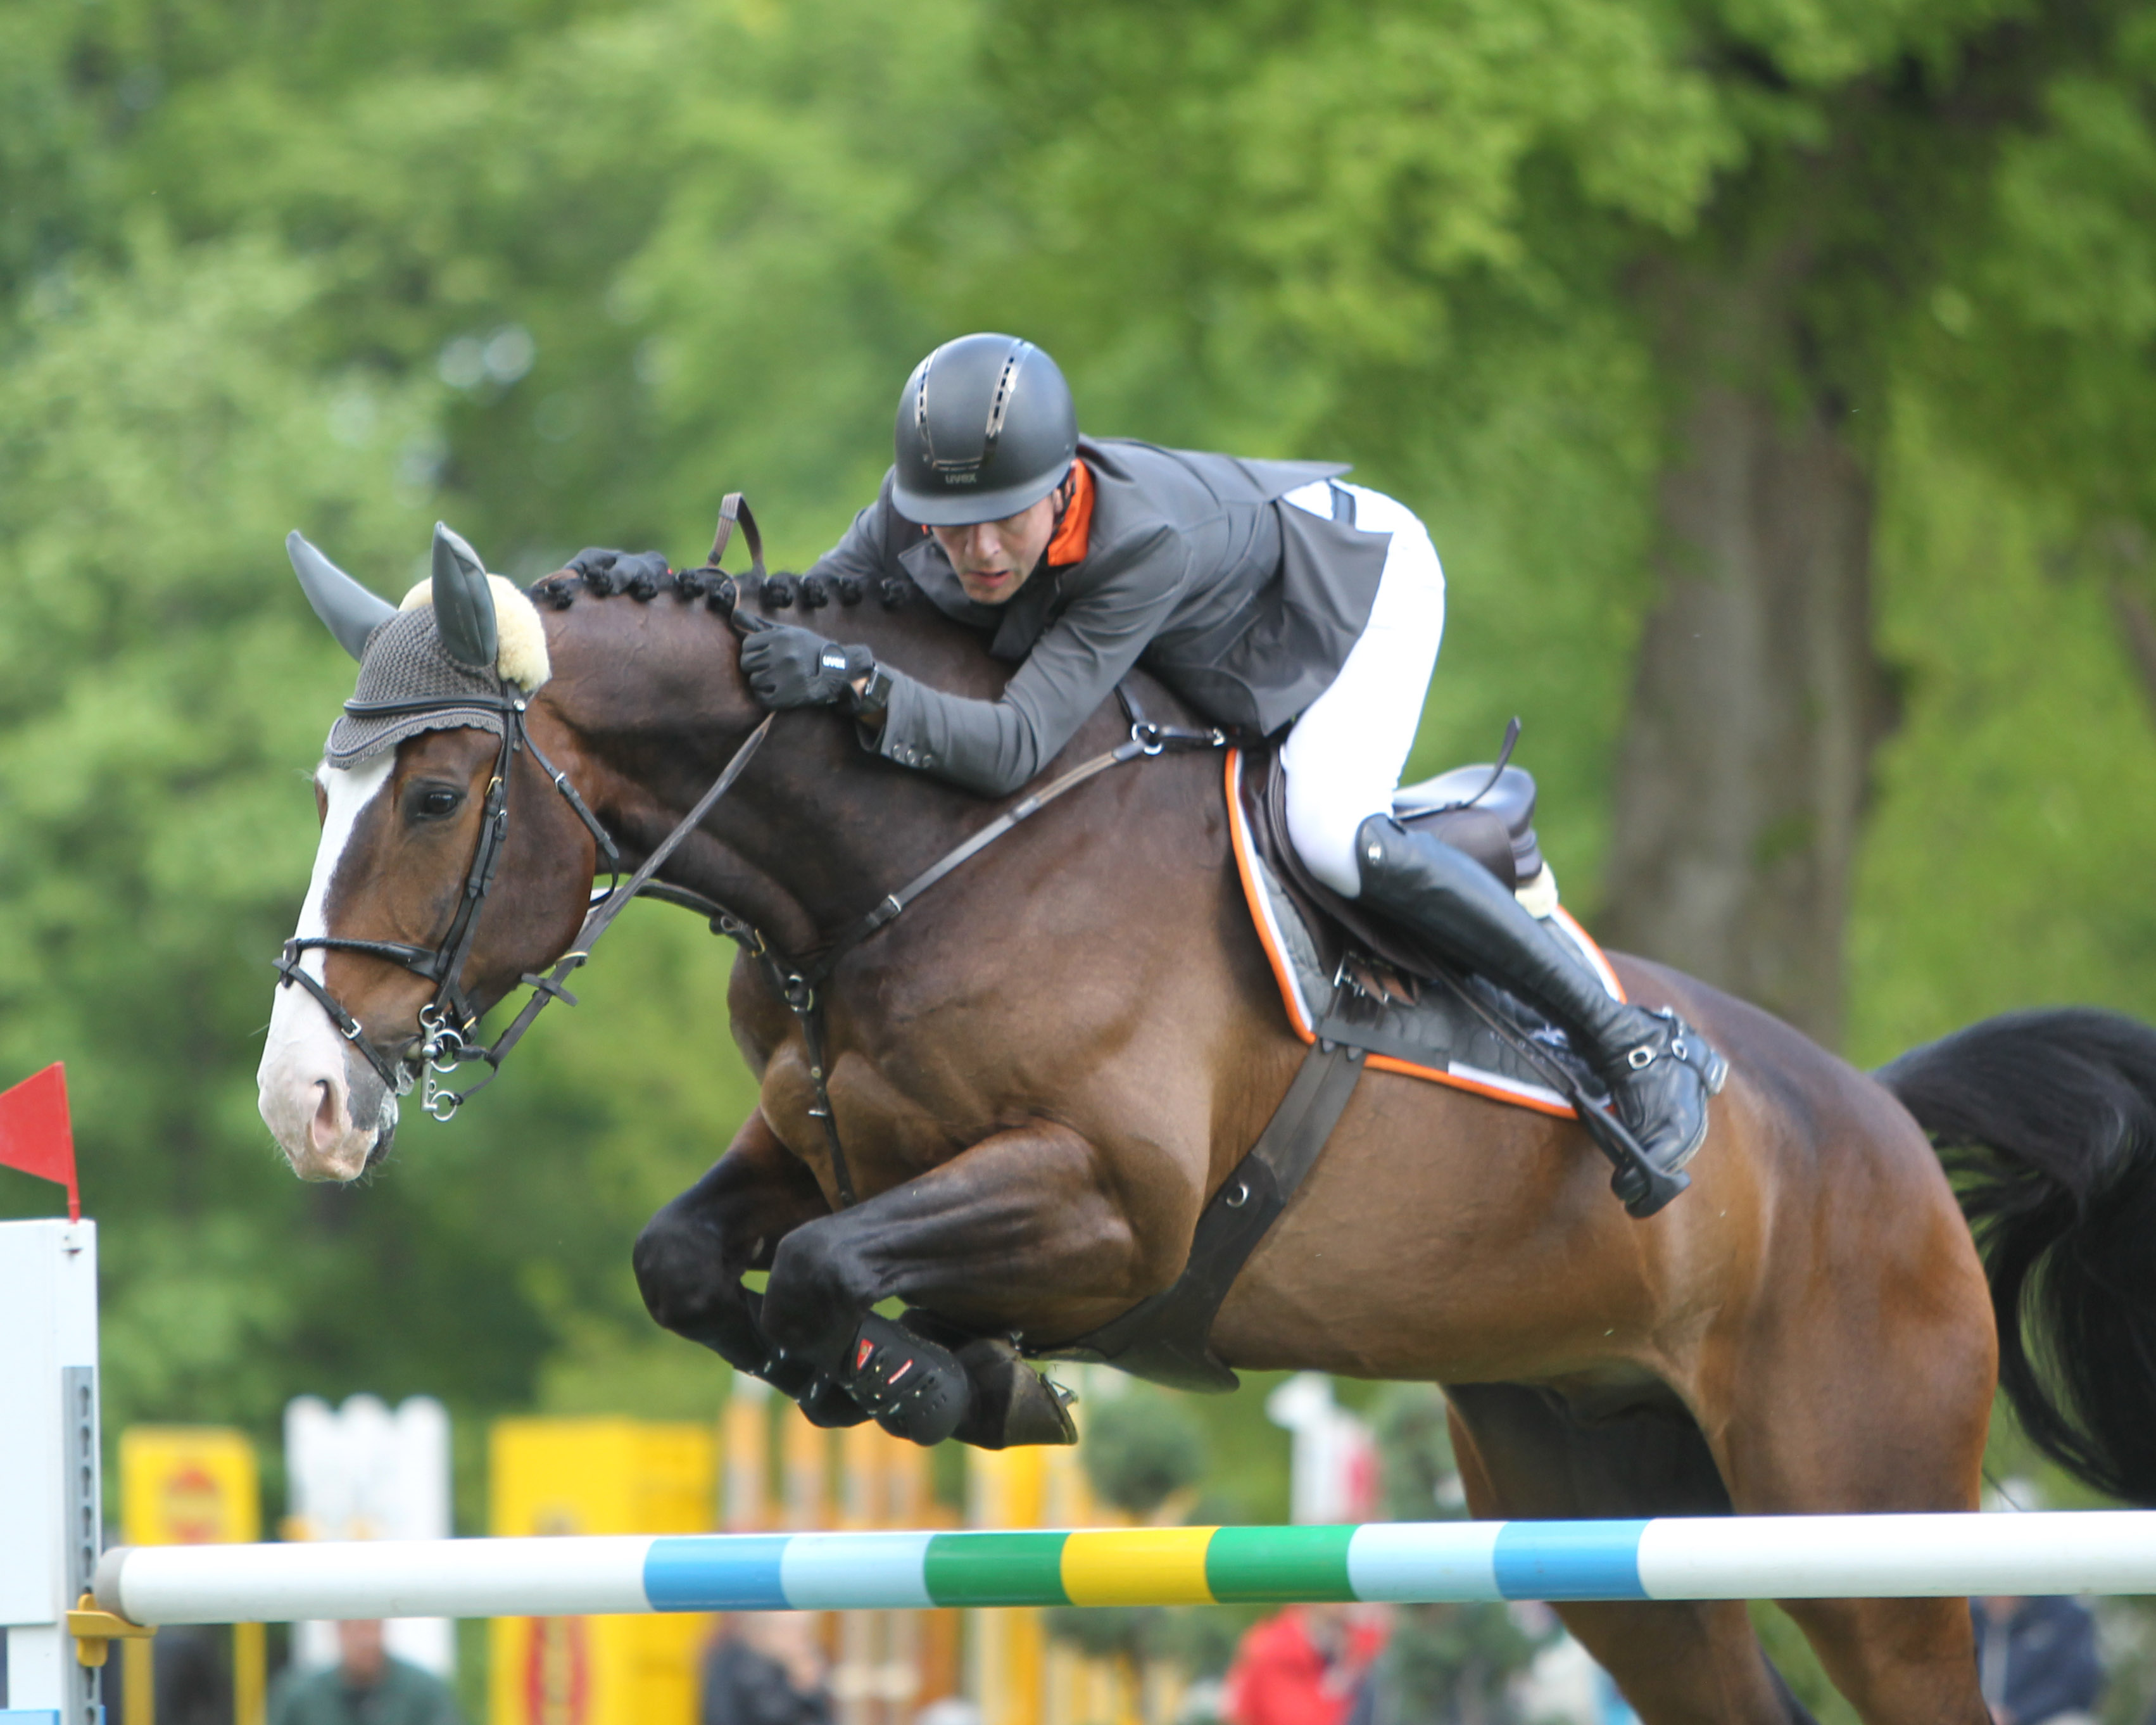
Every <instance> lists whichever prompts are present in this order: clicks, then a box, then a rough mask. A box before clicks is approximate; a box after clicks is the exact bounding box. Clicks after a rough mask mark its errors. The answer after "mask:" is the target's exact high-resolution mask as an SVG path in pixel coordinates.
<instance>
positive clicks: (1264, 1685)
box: [1221, 1604, 1386, 1725]
mask: <svg viewBox="0 0 2156 1725" xmlns="http://www.w3.org/2000/svg"><path fill="white" fill-rule="evenodd" d="M1385 1629H1386V1620H1385V1618H1384V1615H1383V1612H1382V1609H1375V1610H1373V1609H1372V1608H1371V1607H1369V1606H1367V1605H1350V1604H1322V1605H1291V1606H1289V1607H1288V1609H1286V1610H1285V1611H1282V1612H1281V1613H1280V1614H1279V1615H1276V1616H1273V1617H1268V1618H1266V1619H1265V1620H1264V1621H1263V1622H1261V1623H1257V1624H1254V1625H1251V1627H1250V1630H1249V1631H1248V1633H1246V1634H1245V1635H1244V1637H1243V1639H1242V1641H1241V1643H1240V1645H1238V1646H1237V1647H1236V1649H1235V1663H1234V1664H1233V1665H1231V1666H1229V1667H1228V1681H1227V1685H1226V1689H1225V1692H1224V1694H1223V1696H1222V1697H1221V1714H1222V1717H1224V1718H1225V1719H1226V1720H1228V1721H1229V1725H1346V1722H1347V1717H1348V1716H1349V1714H1350V1713H1351V1712H1353V1710H1354V1707H1355V1703H1356V1702H1357V1700H1358V1698H1359V1697H1361V1695H1362V1693H1363V1690H1364V1689H1365V1688H1367V1687H1368V1684H1369V1676H1370V1667H1371V1666H1372V1664H1373V1662H1374V1661H1376V1659H1377V1657H1378V1654H1379V1653H1380V1652H1381V1651H1383V1648H1384V1645H1385Z"/></svg>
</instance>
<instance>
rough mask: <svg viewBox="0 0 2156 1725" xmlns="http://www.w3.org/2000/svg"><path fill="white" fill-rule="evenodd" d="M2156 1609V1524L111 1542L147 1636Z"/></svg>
mask: <svg viewBox="0 0 2156 1725" xmlns="http://www.w3.org/2000/svg"><path fill="white" fill-rule="evenodd" d="M2082 1592H2094V1593H2107V1594H2142V1593H2156V1512H2137V1511H2129V1510H2120V1511H2085V1512H2066V1513H2043V1514H2037V1513H2030V1514H2014V1513H1999V1514H1991V1515H1973V1514H1972V1515H1867V1516H1778V1517H1715V1518H1711V1519H1697V1520H1694V1519H1677V1518H1671V1519H1661V1520H1655V1521H1636V1522H1374V1523H1371V1524H1368V1525H1366V1526H1363V1527H1133V1528H1121V1527H1119V1528H1106V1529H1097V1530H1090V1529H1089V1530H1081V1531H1075V1532H950V1533H926V1532H920V1533H916V1532H860V1533H793V1534H708V1535H706V1534H696V1535H660V1536H656V1537H635V1538H557V1539H453V1540H440V1541H430V1542H410V1543H404V1542H396V1541H388V1540H383V1541H374V1542H364V1543H351V1544H340V1543H328V1542H324V1543H307V1544H294V1545H255V1546H244V1545H231V1546H198V1547H139V1548H120V1549H117V1550H114V1551H111V1552H108V1553H105V1558H104V1559H103V1561H102V1562H101V1563H100V1565H99V1566H98V1570H97V1584H96V1593H97V1603H98V1604H99V1605H100V1607H102V1608H103V1609H105V1611H109V1612H111V1613H113V1614H115V1615H117V1616H119V1617H121V1618H124V1619H126V1620H129V1621H130V1622H132V1623H136V1624H146V1625H157V1624H173V1623H235V1622H254V1621H257V1620H262V1621H269V1622H285V1621H290V1620H300V1619H321V1618H346V1617H506V1616H516V1617H525V1616H530V1617H547V1616H584V1615H600V1614H606V1613H615V1612H645V1611H773V1610H812V1611H857V1610H880V1609H918V1608H921V1607H929V1606H953V1605H966V1606H981V1605H1065V1604H1070V1605H1198V1604H1216V1603H1217V1604H1229V1603H1235V1602H1242V1601H1262V1602H1265V1603H1284V1602H1286V1601H1291V1600H1308V1599H1364V1600H1385V1601H1392V1602H1395V1603H1400V1604H1409V1603H1423V1602H1432V1601H1440V1600H1489V1599H1884V1598H1907V1597H1917V1596H1924V1595H1944V1596H1953V1595H1958V1594H2058V1593H2082Z"/></svg>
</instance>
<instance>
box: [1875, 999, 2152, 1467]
mask: <svg viewBox="0 0 2156 1725" xmlns="http://www.w3.org/2000/svg"><path fill="white" fill-rule="evenodd" d="M1878 1076H1879V1079H1880V1081H1881V1082H1882V1083H1883V1084H1885V1085H1886V1087H1887V1088H1888V1089H1889V1090H1891V1091H1893V1093H1894V1095H1895V1096H1897V1098H1899V1099H1900V1101H1901V1103H1902V1106H1904V1107H1905V1108H1907V1110H1908V1111H1910V1113H1912V1114H1913V1115H1914V1116H1915V1117H1917V1124H1918V1125H1920V1126H1921V1127H1923V1129H1924V1130H1925V1132H1928V1133H1929V1134H1930V1136H1931V1138H1932V1142H1933V1143H1934V1144H1936V1145H1937V1146H1938V1149H1939V1153H1940V1156H1941V1158H1943V1160H1944V1161H1945V1163H1946V1165H1947V1170H1948V1173H1949V1174H1950V1175H1951V1176H1952V1177H1953V1182H1954V1187H1955V1190H1956V1192H1957V1194H1958V1196H1959V1198H1960V1199H1961V1207H1962V1211H1963V1214H1965V1215H1966V1216H1967V1217H1968V1218H1969V1227H1970V1229H1971V1230H1972V1231H1973V1232H1974V1234H1975V1235H1976V1244H1977V1250H1978V1251H1979V1254H1980V1255H1981V1256H1982V1258H1983V1260H1984V1276H1985V1278H1986V1280H1988V1281H1989V1283H1990V1285H1991V1305H1992V1310H1993V1312H1994V1313H1995V1314H1996V1315H1997V1317H1998V1322H1999V1383H2000V1384H2001V1385H2002V1386H2003V1387H2004V1388H2005V1391H2006V1395H2007V1399H2008V1400H2009V1401H2010V1402H2011V1403H2012V1404H2013V1406H2014V1411H2015V1414H2017V1415H2018V1416H2019V1417H2020V1421H2021V1425H2022V1429H2023V1430H2025V1431H2026V1432H2027V1433H2028V1434H2029V1435H2030V1438H2031V1439H2032V1440H2034V1441H2035V1445H2036V1446H2037V1447H2038V1448H2039V1449H2040V1450H2042V1451H2043V1452H2044V1453H2045V1454H2046V1455H2049V1456H2050V1457H2051V1459H2052V1460H2053V1461H2056V1462H2058V1463H2059V1464H2060V1465H2061V1466H2063V1467H2065V1468H2066V1470H2067V1471H2069V1472H2071V1473H2073V1474H2076V1475H2077V1476H2079V1477H2080V1478H2082V1479H2083V1480H2085V1481H2087V1482H2088V1483H2089V1484H2090V1485H2092V1486H2095V1487H2096V1488H2097V1490H2098V1491H2103V1492H2106V1493H2107V1494H2109V1495H2110V1496H2112V1497H2117V1498H2121V1499H2123V1500H2124V1501H2126V1502H2130V1503H2138V1504H2156V1029H2150V1028H2149V1027H2148V1025H2146V1024H2138V1023H2137V1022H2136V1021H2135V1020H2133V1019H2128V1018H2123V1017H2121V1016H2120V1015H2119V1014H2117V1013H2109V1012H2097V1011H2096V1010H2094V1009H2088V1008H2076V1009H2069V1010H2063V1011H2052V1012H2017V1013H2007V1014H2003V1015H2002V1016H2000V1017H1999V1018H1995V1019H1984V1022H1983V1023H1981V1024H1972V1025H1970V1026H1969V1028H1968V1029H1965V1030H1959V1031H1957V1032H1955V1034H1953V1035H1951V1036H1948V1037H1946V1038H1944V1039H1943V1040H1940V1041H1938V1042H1933V1043H1930V1044H1928V1045H1926V1046H1924V1047H1922V1048H1917V1049H1912V1050H1910V1051H1909V1052H1908V1053H1907V1054H1905V1055H1902V1057H1901V1058H1900V1059H1899V1060H1896V1061H1894V1062H1893V1064H1892V1065H1888V1066H1886V1067H1883V1068H1881V1070H1880V1072H1879V1074H1878Z"/></svg>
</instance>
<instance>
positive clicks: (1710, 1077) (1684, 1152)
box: [1355, 814, 1729, 1174]
mask: <svg viewBox="0 0 2156 1725" xmlns="http://www.w3.org/2000/svg"><path fill="white" fill-rule="evenodd" d="M1355 846H1356V856H1357V860H1358V862H1359V863H1360V865H1361V867H1362V875H1363V893H1362V897H1363V902H1364V903H1366V904H1368V905H1370V906H1373V907H1374V908H1375V909H1377V910H1379V911H1383V912H1384V914H1385V915H1387V916H1390V917H1391V918H1393V919H1394V921H1395V922H1399V923H1400V924H1401V925H1402V926H1403V927H1405V928H1407V929H1409V930H1410V931H1411V932H1414V934H1415V935H1416V936H1418V937H1419V938H1421V939H1422V940H1423V941H1424V942H1427V943H1428V944H1429V945H1430V947H1432V948H1433V949H1435V951H1436V952H1439V953H1440V954H1441V955H1442V956H1444V957H1446V958H1448V959H1450V961H1451V962H1452V963H1455V964H1459V965H1460V966H1463V967H1464V968H1466V969H1469V970H1471V971H1475V972H1477V973H1480V974H1481V975H1483V976H1486V977H1487V978H1489V979H1490V980H1491V982H1493V983H1496V984H1497V985H1498V986H1499V987H1501V988H1506V989H1508V990H1510V991H1511V992H1512V993H1515V994H1517V995H1518V996H1519V997H1520V998H1521V999H1522V1000H1525V1001H1526V1002H1527V1004H1529V1005H1530V1006H1532V1007H1533V1008H1535V1009H1536V1010H1537V1011H1538V1012H1541V1013H1543V1014H1545V1015H1546V1016H1548V1018H1550V1019H1553V1020H1555V1021H1556V1022H1557V1023H1558V1024H1561V1025H1563V1027H1564V1030H1565V1033H1566V1034H1567V1035H1568V1036H1569V1037H1570V1038H1571V1039H1572V1042H1573V1046H1574V1047H1576V1048H1577V1049H1578V1050H1579V1051H1580V1052H1581V1053H1582V1054H1583V1055H1585V1056H1586V1058H1587V1060H1588V1063H1589V1065H1592V1066H1593V1067H1594V1070H1595V1072H1596V1073H1597V1075H1598V1076H1599V1077H1600V1078H1601V1079H1602V1081H1603V1082H1604V1084H1606V1085H1607V1086H1609V1094H1610V1097H1611V1099H1612V1101H1614V1103H1615V1104H1616V1108H1617V1117H1618V1118H1619V1119H1620V1120H1621V1121H1622V1122H1624V1123H1625V1127H1627V1129H1629V1130H1630V1132H1631V1134H1632V1136H1633V1137H1635V1138H1636V1139H1638V1140H1639V1142H1640V1149H1641V1150H1642V1151H1643V1152H1644V1153H1645V1155H1646V1158H1647V1159H1648V1161H1650V1163H1653V1164H1654V1166H1655V1168H1657V1169H1658V1170H1659V1171H1661V1173H1666V1174H1674V1173H1676V1171H1677V1170H1678V1169H1680V1168H1682V1167H1683V1166H1684V1165H1685V1164H1686V1163H1687V1162H1690V1161H1691V1158H1693V1157H1694V1156H1695V1155H1696V1154H1697V1153H1698V1151H1699V1147H1700V1146H1701V1144H1702V1143H1703V1142H1706V1139H1707V1098H1708V1097H1709V1096H1713V1095H1714V1094H1715V1093H1716V1092H1717V1091H1720V1090H1721V1088H1722V1081H1723V1080H1724V1079H1725V1078H1726V1077H1727V1076H1728V1072H1729V1063H1728V1062H1727V1060H1724V1059H1722V1056H1721V1055H1719V1054H1717V1053H1716V1052H1715V1050H1713V1049H1712V1048H1711V1047H1710V1046H1708V1045H1707V1040H1706V1038H1704V1037H1703V1036H1702V1035H1701V1034H1699V1032H1698V1031H1697V1030H1694V1029H1689V1028H1688V1027H1687V1026H1686V1024H1685V1022H1684V1020H1683V1019H1680V1018H1679V1017H1678V1016H1677V1015H1676V1014H1675V1013H1673V1012H1647V1011H1645V1010H1643V1009H1641V1008H1640V1007H1636V1006H1630V1005H1627V1004H1625V1002H1623V1001H1621V1000H1613V999H1610V998H1609V993H1608V992H1607V991H1606V990H1605V989H1604V988H1603V986H1602V983H1601V980H1600V978H1598V977H1596V976H1595V975H1594V973H1593V972H1592V971H1591V970H1589V968H1588V967H1587V965H1586V964H1585V963H1584V962H1583V961H1582V960H1581V959H1580V958H1579V957H1578V956H1577V955H1576V954H1575V953H1573V952H1572V951H1570V950H1569V949H1568V947H1565V946H1564V945H1563V943H1562V942H1560V940H1559V939H1558V937H1557V936H1555V935H1553V934H1552V933H1551V932H1549V931H1548V929H1546V928H1545V927H1543V925H1542V924H1541V923H1540V922H1537V921H1536V920H1535V919H1534V918H1533V917H1532V916H1529V915H1528V914H1527V911H1524V910H1522V909H1521V908H1520V903H1519V901H1518V900H1517V899H1516V898H1514V897H1513V896H1512V894H1511V893H1509V892H1507V891H1505V889H1504V887H1503V886H1501V885H1499V884H1498V882H1497V880H1496V878H1495V877H1494V876H1493V875H1491V873H1490V872H1489V870H1486V869H1485V868H1484V867H1483V866H1482V865H1481V864H1480V863H1478V862H1476V861H1475V860H1473V859H1472V858H1471V857H1469V856H1467V855H1465V854H1464V853H1462V852H1460V851H1457V850H1454V849H1453V848H1452V847H1451V846H1450V845H1444V844H1440V842H1439V841H1438V840H1437V839H1433V838H1432V837H1430V834H1427V833H1418V832H1414V831H1412V830H1411V829H1408V828H1406V827H1403V826H1402V825H1401V824H1399V822H1398V821H1396V820H1394V819H1393V818H1392V817H1391V816H1390V815H1384V814H1373V815H1372V816H1371V817H1370V818H1369V819H1368V820H1366V821H1364V822H1363V824H1362V825H1361V826H1360V827H1359V828H1358V829H1357V830H1356V834H1355Z"/></svg>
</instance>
